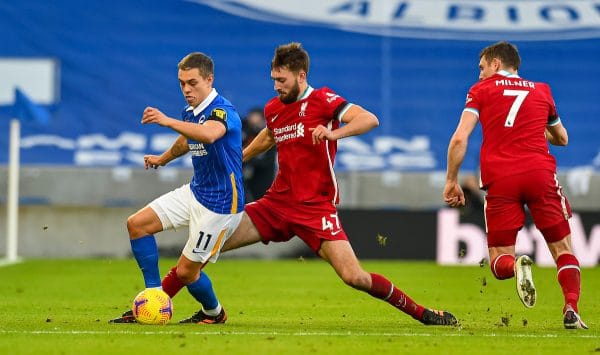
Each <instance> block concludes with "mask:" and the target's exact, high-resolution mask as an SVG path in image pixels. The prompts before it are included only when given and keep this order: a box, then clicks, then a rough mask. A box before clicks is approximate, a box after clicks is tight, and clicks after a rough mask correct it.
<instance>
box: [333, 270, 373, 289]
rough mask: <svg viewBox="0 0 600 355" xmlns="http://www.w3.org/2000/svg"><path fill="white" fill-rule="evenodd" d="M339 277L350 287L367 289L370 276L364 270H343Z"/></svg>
mask: <svg viewBox="0 0 600 355" xmlns="http://www.w3.org/2000/svg"><path fill="white" fill-rule="evenodd" d="M340 277H341V278H342V281H344V283H345V284H346V285H348V286H350V287H352V288H356V289H359V290H368V289H369V283H370V281H371V278H370V277H371V276H370V275H369V274H367V273H366V272H357V271H349V272H343V273H342V274H341V275H340Z"/></svg>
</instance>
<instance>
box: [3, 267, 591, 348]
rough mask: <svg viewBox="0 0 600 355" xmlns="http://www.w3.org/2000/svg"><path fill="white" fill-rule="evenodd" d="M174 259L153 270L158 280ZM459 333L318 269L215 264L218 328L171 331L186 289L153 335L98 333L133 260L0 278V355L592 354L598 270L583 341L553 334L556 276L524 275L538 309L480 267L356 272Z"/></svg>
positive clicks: (129, 286)
mask: <svg viewBox="0 0 600 355" xmlns="http://www.w3.org/2000/svg"><path fill="white" fill-rule="evenodd" d="M174 263H175V260H173V259H165V260H161V271H162V272H163V273H164V272H166V271H167V270H168V268H169V266H171V265H173V264H174ZM363 266H364V267H365V269H366V270H369V271H371V272H377V273H381V274H384V275H386V276H388V277H389V278H390V279H391V280H392V281H393V282H394V283H395V284H396V285H398V286H399V287H400V288H401V289H403V290H404V291H406V292H407V293H408V294H409V295H410V296H411V297H413V298H414V299H415V300H416V301H417V302H419V303H421V304H424V305H425V306H428V307H434V308H443V309H447V310H450V311H452V312H453V313H454V314H455V315H456V316H457V317H458V319H459V320H460V323H461V324H460V326H459V327H427V326H423V325H421V324H420V323H418V322H416V321H414V320H412V318H410V317H408V316H406V315H404V314H403V313H401V312H399V311H397V310H395V309H394V308H393V307H391V306H390V305H388V304H386V303H384V302H382V301H379V300H375V299H372V298H371V297H370V296H368V295H367V294H365V293H362V292H359V291H355V290H352V289H351V288H349V287H347V286H345V285H344V284H343V283H342V282H341V281H340V280H339V279H338V277H337V276H336V275H335V273H334V272H333V270H332V269H331V267H330V266H329V265H328V264H327V263H325V262H323V261H321V260H284V261H259V260H236V259H224V260H220V261H219V262H218V263H217V264H210V265H208V266H207V268H206V271H207V272H208V273H209V275H210V276H211V278H212V280H213V284H214V286H215V289H216V291H217V294H218V296H219V298H220V300H221V302H222V303H223V305H224V306H225V309H226V310H227V313H228V316H229V319H228V321H227V323H226V324H224V325H202V326H200V325H180V324H177V321H178V320H179V319H182V318H185V317H187V316H189V315H191V314H192V313H193V312H195V311H196V310H197V309H198V306H197V304H195V302H194V300H193V298H192V297H191V296H190V295H189V294H188V293H187V291H186V290H182V292H181V293H180V294H179V295H177V296H176V297H175V298H174V300H173V302H174V308H175V311H174V317H173V318H174V319H173V320H172V321H171V322H170V323H169V324H167V325H165V326H144V325H139V324H109V323H108V322H107V321H108V319H110V318H113V317H115V316H117V315H119V314H120V313H121V312H122V311H124V310H126V309H128V307H129V305H130V302H131V300H132V299H133V297H134V296H135V295H136V294H137V292H138V291H140V290H141V289H142V287H143V283H142V277H141V273H140V272H139V270H138V269H137V266H136V264H135V261H133V260H99V259H97V260H27V261H25V262H22V263H19V264H15V265H10V266H4V267H0V280H1V281H2V282H0V300H1V301H0V314H1V317H2V318H1V319H0V354H162V355H166V354H175V353H180V354H181V353H186V352H188V353H196V354H211V353H212V354H345V355H349V354H381V353H383V354H490V353H495V354H510V353H515V354H527V355H531V354H593V353H600V330H599V329H600V310H599V308H598V301H599V300H600V297H599V296H598V290H600V268H586V269H583V270H582V277H583V285H582V297H581V303H580V307H581V309H580V311H581V315H582V317H583V319H584V320H585V321H586V323H587V324H588V326H589V327H590V329H589V330H575V331H574V330H569V331H568V330H565V329H563V326H562V315H561V307H562V294H561V292H560V288H559V286H558V284H557V282H556V270H555V269H552V268H534V278H535V283H536V286H537V289H538V303H537V305H536V306H535V308H533V309H525V307H523V306H522V305H521V303H520V301H519V300H518V298H517V296H516V292H515V286H514V279H513V280H506V281H498V280H495V279H494V278H493V277H492V275H491V272H490V271H489V268H488V267H487V265H486V266H485V267H483V268H480V267H477V266H475V267H441V266H437V265H435V264H433V263H427V262H402V261H364V262H363Z"/></svg>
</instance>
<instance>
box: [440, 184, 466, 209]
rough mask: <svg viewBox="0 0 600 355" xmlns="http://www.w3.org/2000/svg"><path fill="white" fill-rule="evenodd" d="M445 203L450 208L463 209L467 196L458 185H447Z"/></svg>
mask: <svg viewBox="0 0 600 355" xmlns="http://www.w3.org/2000/svg"><path fill="white" fill-rule="evenodd" d="M444 201H445V202H446V203H447V204H448V206H450V207H461V206H464V205H465V194H464V192H463V190H462V188H461V187H460V185H458V184H457V183H450V182H448V183H446V186H445V187H444Z"/></svg>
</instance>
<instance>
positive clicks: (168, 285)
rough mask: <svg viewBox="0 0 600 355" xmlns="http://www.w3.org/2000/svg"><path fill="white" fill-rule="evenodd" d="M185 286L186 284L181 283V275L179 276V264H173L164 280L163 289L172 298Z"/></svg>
mask: <svg viewBox="0 0 600 355" xmlns="http://www.w3.org/2000/svg"><path fill="white" fill-rule="evenodd" d="M184 286H185V285H184V284H183V283H181V280H179V277H177V266H173V268H171V270H169V272H168V273H167V274H166V275H165V277H164V278H163V280H162V288H163V291H165V293H166V294H167V295H169V297H171V298H172V297H174V296H175V295H176V294H177V292H179V290H181V289H182V288H183V287H184Z"/></svg>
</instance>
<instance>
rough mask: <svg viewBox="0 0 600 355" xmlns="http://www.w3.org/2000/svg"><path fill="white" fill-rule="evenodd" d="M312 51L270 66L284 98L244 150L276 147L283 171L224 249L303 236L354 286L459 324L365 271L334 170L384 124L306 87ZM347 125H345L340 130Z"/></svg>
mask: <svg viewBox="0 0 600 355" xmlns="http://www.w3.org/2000/svg"><path fill="white" fill-rule="evenodd" d="M308 68H309V57H308V53H307V52H306V51H305V50H304V49H303V48H302V46H301V45H300V44H299V43H290V44H287V45H282V46H279V47H278V48H277V49H276V50H275V56H274V57H273V61H272V63H271V79H272V80H273V82H274V88H275V91H276V92H277V94H278V96H277V97H274V98H273V99H271V100H270V101H269V102H268V103H267V104H266V105H265V119H266V121H267V127H266V128H265V129H263V130H262V131H261V132H260V133H259V134H258V136H257V137H256V138H255V139H254V140H253V141H252V142H251V143H250V145H248V147H246V148H245V149H244V152H243V155H244V158H243V159H244V161H245V160H248V159H251V158H252V157H254V156H256V155H258V154H260V153H262V152H264V151H266V150H268V149H269V148H271V147H272V146H273V145H276V147H277V154H278V162H279V171H278V173H277V176H276V177H275V181H274V182H273V185H272V186H271V188H270V189H269V190H268V191H267V193H266V194H265V195H264V196H263V197H262V198H261V199H259V200H258V201H255V202H252V203H249V204H247V205H246V207H245V214H244V217H243V218H242V222H241V223H240V225H239V227H238V229H237V230H236V232H234V234H233V235H232V237H231V238H230V239H229V240H228V241H227V242H226V243H225V245H224V247H223V250H229V249H234V248H239V247H241V246H244V245H248V244H252V243H256V242H258V241H262V242H263V243H265V244H266V243H269V242H285V241H288V240H290V239H291V238H293V237H294V236H298V237H299V238H301V239H302V240H303V241H304V242H305V243H306V244H307V245H308V246H309V247H310V248H311V249H312V250H313V251H315V253H317V254H318V255H319V256H320V257H321V258H323V259H324V260H326V261H328V262H329V263H330V264H331V266H332V267H333V268H334V269H335V271H336V273H337V274H338V275H339V277H340V278H341V279H342V280H343V281H344V282H345V283H346V284H347V285H349V286H351V287H354V288H356V289H358V290H362V291H365V292H367V293H369V294H370V295H371V296H373V297H376V298H379V299H382V300H384V301H386V302H388V303H390V304H391V305H392V306H394V307H396V308H398V309H399V310H401V311H403V312H405V313H407V314H409V315H410V316H412V317H413V318H414V319H416V320H418V321H420V322H422V323H424V324H428V325H454V324H456V323H457V320H456V318H455V317H454V316H453V315H452V314H451V313H449V312H444V311H435V310H431V309H427V308H424V307H423V306H421V305H419V304H417V303H416V302H414V301H413V300H412V299H411V298H410V297H408V296H407V295H406V294H405V293H404V292H402V291H401V290H400V289H398V288H397V287H395V286H394V285H393V284H392V283H391V282H390V281H389V280H388V279H387V278H385V277H384V276H382V275H379V274H374V273H368V272H366V271H365V270H363V268H362V267H361V266H360V263H359V261H358V259H357V258H356V255H355V254H354V251H353V250H352V246H351V245H350V242H349V241H348V237H347V236H346V233H345V231H344V229H343V228H342V226H341V223H340V220H339V219H338V214H337V209H336V204H337V203H338V201H339V195H338V188H337V182H336V178H335V173H334V170H333V165H334V160H335V154H336V151H337V142H336V141H337V140H338V139H342V138H344V137H348V136H354V135H358V134H362V133H365V132H367V131H369V130H371V129H373V128H375V127H376V126H377V125H378V124H379V122H378V120H377V118H376V117H375V116H374V115H373V114H372V113H370V112H368V111H366V110H365V109H363V108H362V107H360V106H358V105H354V104H351V103H349V102H348V101H346V100H345V99H344V98H342V97H341V96H340V95H338V94H336V93H335V92H333V91H332V90H330V89H329V88H320V89H315V88H313V87H311V86H310V85H309V84H308V82H307V74H308ZM340 123H345V125H340Z"/></svg>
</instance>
